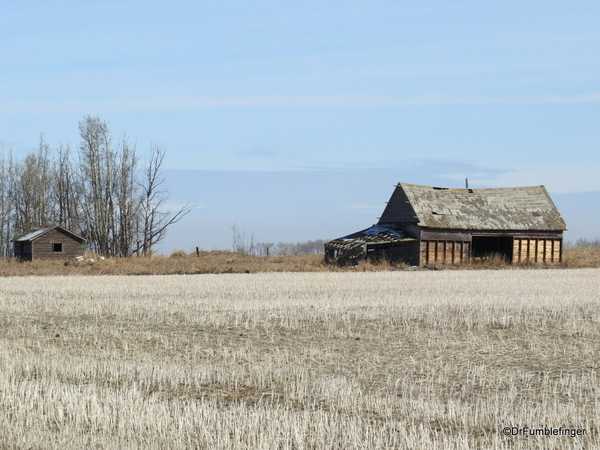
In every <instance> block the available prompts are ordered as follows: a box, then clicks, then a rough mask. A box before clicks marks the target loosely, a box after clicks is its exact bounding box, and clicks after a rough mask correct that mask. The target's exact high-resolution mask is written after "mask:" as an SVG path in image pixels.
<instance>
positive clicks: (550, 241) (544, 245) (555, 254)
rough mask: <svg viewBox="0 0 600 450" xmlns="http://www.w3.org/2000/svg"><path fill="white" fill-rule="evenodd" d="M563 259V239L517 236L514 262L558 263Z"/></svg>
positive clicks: (514, 245)
mask: <svg viewBox="0 0 600 450" xmlns="http://www.w3.org/2000/svg"><path fill="white" fill-rule="evenodd" d="M561 261H562V239H557V238H552V237H515V238H514V240H513V263H520V262H532V263H547V264H552V263H558V262H561Z"/></svg>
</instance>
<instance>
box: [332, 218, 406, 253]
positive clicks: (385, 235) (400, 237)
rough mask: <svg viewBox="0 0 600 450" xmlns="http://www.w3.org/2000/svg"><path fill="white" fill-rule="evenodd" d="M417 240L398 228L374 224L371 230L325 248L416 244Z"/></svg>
mask: <svg viewBox="0 0 600 450" xmlns="http://www.w3.org/2000/svg"><path fill="white" fill-rule="evenodd" d="M416 241H417V239H415V238H412V237H407V236H406V233H405V232H404V231H403V230H401V229H400V228H399V227H397V226H387V225H381V224H374V225H372V226H370V227H369V228H365V229H364V230H361V231H357V232H355V233H351V234H348V235H346V236H342V237H339V238H337V239H332V240H331V241H328V242H325V244H324V245H325V247H333V248H349V247H355V246H358V245H362V244H394V243H400V242H416Z"/></svg>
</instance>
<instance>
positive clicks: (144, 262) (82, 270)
mask: <svg viewBox="0 0 600 450" xmlns="http://www.w3.org/2000/svg"><path fill="white" fill-rule="evenodd" d="M542 267H543V268H584V267H600V247H570V248H565V250H564V257H563V263H562V264H555V265H535V264H522V265H512V264H508V263H506V262H504V261H503V260H502V259H501V258H493V257H492V258H490V259H487V260H485V261H473V262H472V263H471V264H469V265H463V266H442V265H440V266H436V267H432V268H437V269H517V268H542ZM407 268H408V266H407V265H405V264H390V263H389V262H388V261H379V262H369V261H363V262H361V263H360V264H358V265H357V266H348V267H337V266H334V265H330V264H324V263H323V255H322V254H321V255H285V256H271V257H261V256H254V255H244V254H239V253H233V252H229V251H210V252H200V253H199V254H196V253H191V254H187V253H186V252H184V251H183V250H179V251H175V252H173V253H172V254H171V256H153V257H132V258H107V259H100V258H99V257H98V256H97V255H93V254H92V255H88V256H87V257H86V259H85V260H83V261H75V262H63V261H34V262H25V263H22V262H19V261H17V260H15V259H12V258H4V259H0V276H29V275H43V276H46V275H175V274H181V275H183V274H202V273H258V272H339V271H346V272H370V271H381V270H406V269H407Z"/></svg>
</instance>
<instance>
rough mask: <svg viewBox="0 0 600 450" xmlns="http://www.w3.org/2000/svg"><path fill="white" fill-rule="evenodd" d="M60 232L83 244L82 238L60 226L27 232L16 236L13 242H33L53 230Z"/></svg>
mask: <svg viewBox="0 0 600 450" xmlns="http://www.w3.org/2000/svg"><path fill="white" fill-rule="evenodd" d="M57 229H58V230H61V231H62V232H64V233H66V234H69V235H71V236H72V237H73V239H75V240H78V241H81V242H84V241H85V239H84V238H82V237H81V236H79V235H78V234H75V233H73V232H72V231H70V230H67V229H66V228H64V227H61V226H60V225H53V226H51V227H43V228H39V229H37V230H33V231H28V232H27V233H25V234H23V235H21V236H18V237H16V238H14V239H13V242H25V241H35V240H36V239H39V238H41V237H42V236H44V235H46V234H48V233H50V232H51V231H53V230H57Z"/></svg>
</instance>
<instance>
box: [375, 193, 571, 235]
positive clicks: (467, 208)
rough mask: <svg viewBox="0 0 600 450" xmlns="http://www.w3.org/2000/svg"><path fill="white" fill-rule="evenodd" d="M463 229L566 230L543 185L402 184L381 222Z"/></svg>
mask: <svg viewBox="0 0 600 450" xmlns="http://www.w3.org/2000/svg"><path fill="white" fill-rule="evenodd" d="M389 223H413V224H416V225H418V226H421V227H428V228H446V229H461V230H545V231H552V230H556V231H558V230H566V229H567V225H566V223H565V221H564V220H563V218H562V217H561V215H560V213H559V212H558V209H557V208H556V206H555V205H554V203H553V202H552V199H551V198H550V196H549V195H548V192H547V191H546V188H545V187H544V186H527V187H510V188H494V189H469V190H467V189H447V188H438V187H432V186H419V185H415V184H408V183H398V185H397V186H396V189H395V191H394V193H393V194H392V197H391V198H390V201H389V202H388V204H387V206H386V208H385V210H384V211H383V214H382V215H381V218H380V220H379V224H389Z"/></svg>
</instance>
